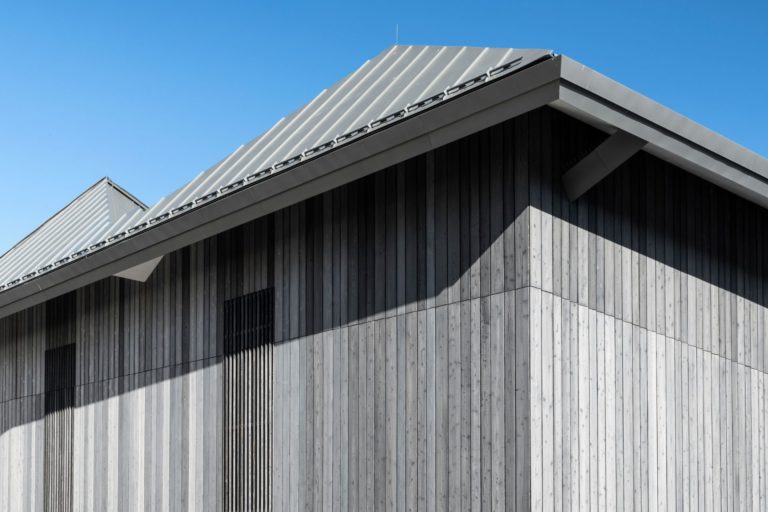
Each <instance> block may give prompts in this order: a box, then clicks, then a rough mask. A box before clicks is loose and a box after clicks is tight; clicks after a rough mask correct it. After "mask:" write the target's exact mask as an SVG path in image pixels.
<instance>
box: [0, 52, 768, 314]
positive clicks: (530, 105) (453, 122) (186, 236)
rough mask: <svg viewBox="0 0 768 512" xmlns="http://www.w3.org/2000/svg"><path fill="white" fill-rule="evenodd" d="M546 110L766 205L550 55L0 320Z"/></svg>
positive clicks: (229, 198)
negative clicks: (638, 145) (633, 141)
mask: <svg viewBox="0 0 768 512" xmlns="http://www.w3.org/2000/svg"><path fill="white" fill-rule="evenodd" d="M545 105H551V106H553V107H555V108H557V109H559V110H562V111H564V112H566V113H568V114H569V115H572V116H574V117H577V118H579V119H582V120H584V121H586V122H588V123H590V124H592V125H593V126H596V127H598V128H600V129H602V130H604V131H605V132H607V133H614V132H615V131H616V130H623V131H624V132H627V133H629V134H632V135H634V136H635V137H638V138H640V139H642V140H645V141H647V142H648V144H647V145H646V146H645V147H644V151H648V152H649V153H652V154H655V155H657V156H659V157H661V158H663V159H665V160H667V161H669V162H671V163H673V164H675V165H678V166H680V167H682V168H683V169H686V170H688V171H690V172H693V173H695V174H698V175H700V176H702V177H704V178H705V179H708V180H709V181H712V182H714V183H716V184H718V185H720V186H722V187H723V188H726V189H728V190H731V191H733V192H735V193H737V194H739V195H741V196H743V197H746V198H747V199H750V200H752V201H755V202H757V203H758V204H761V205H763V206H765V207H768V181H766V180H765V178H766V177H768V161H766V160H765V159H764V158H762V157H760V156H759V155H756V154H755V153H753V152H751V151H749V150H747V149H745V148H743V147H741V146H738V145H737V144H735V143H733V142H731V141H729V140H727V139H725V138H724V137H721V136H720V135H717V134H715V133H714V132H712V131H710V130H707V129H706V128H704V127H702V126H701V125H698V124H696V123H694V122H693V121H690V120H688V119H686V118H684V117H683V116H680V115H678V114H676V113H674V112H672V111H671V110H669V109H667V108H665V107H663V106H661V105H659V104H658V103H655V102H653V101H651V100H649V99H648V98H645V97H644V96H641V95H640V94H637V93H636V92H634V91H632V90H630V89H628V88H626V87H624V86H622V85H620V84H618V83H617V82H615V81H613V80H610V79H608V78H606V77H604V76H603V75H600V74H599V73H596V72H594V71H592V70H590V69H589V68H586V67H584V66H582V65H581V64H578V63H577V62H575V61H573V60H571V59H569V58H567V57H562V56H558V57H554V58H552V59H548V60H545V61H543V62H540V63H538V64H536V65H534V66H531V67H529V68H527V69H523V70H520V71H519V72H518V73H515V74H512V75H509V76H506V77H504V78H502V79H499V80H498V81H495V82H490V83H487V84H485V85H483V86H482V87H479V88H476V89H473V90H472V91H471V92H469V93H467V94H465V95H463V96H458V97H456V98H455V99H453V100H451V101H449V102H444V103H441V104H439V105H437V106H435V107H434V108H431V109H428V110H425V111H423V112H420V113H418V114H417V115H413V116H410V117H408V118H405V119H403V120H401V121H399V122H395V123H392V124H390V125H388V126H387V127H386V128H385V129H382V130H378V131H375V132H373V133H370V134H367V135H364V136H361V137H359V138H357V139H356V140H355V141H354V142H353V143H350V144H347V145H345V146H342V147H338V148H334V149H332V150H330V151H326V152H323V153H322V154H320V155H319V156H317V157H316V158H311V159H307V160H304V161H302V162H301V163H300V164H298V165H296V166H295V167H294V168H293V169H292V170H291V172H286V173H280V174H275V175H272V176H269V177H267V178H265V179H263V180H261V181H258V182H257V183H254V184H253V185H252V186H244V187H242V188H240V189H239V190H237V191H234V192H232V193H230V194H228V195H226V196H223V197H220V198H216V199H214V200H211V202H209V203H207V204H205V205H203V206H201V207H199V208H196V209H193V210H190V211H189V212H182V213H181V214H179V215H176V216H174V217H173V219H172V220H169V221H168V222H165V223H162V224H158V225H156V226H154V227H148V228H147V229H145V230H143V231H141V232H138V233H136V234H134V235H133V236H131V237H129V238H126V239H125V240H122V241H120V242H117V243H114V244H112V245H110V246H109V247H107V248H105V249H103V250H101V251H98V252H95V253H93V254H91V255H89V256H87V257H83V258H81V259H79V260H76V261H75V262H73V263H71V264H69V265H67V266H66V267H63V268H61V269H60V270H59V271H57V272H54V273H51V274H47V275H43V276H40V277H38V278H37V279H35V280H33V281H30V282H28V283H24V284H22V285H19V286H17V287H15V288H12V289H10V290H8V291H6V292H5V293H3V294H0V317H3V316H7V315H9V314H12V313H14V312H17V311H20V310H23V309H25V308H28V307H30V306H32V305H34V304H38V303H40V302H42V301H45V300H47V299H50V298H53V297H55V296H58V295H61V294H63V293H66V292H68V291H71V290H74V289H77V288H79V287H82V286H85V285H87V284H89V283H92V282H94V281H97V280H99V279H103V278H106V277H108V276H111V275H113V274H115V273H117V272H120V271H121V270H125V269H126V268H130V267H132V266H135V265H137V264H140V263H142V262H144V261H147V260H149V259H151V258H154V257H157V256H160V255H163V254H166V253H168V252H170V251H173V250H176V249H179V248H181V247H184V246H187V245H189V244H191V243H195V242H197V241H199V240H202V239H205V238H207V237H209V236H212V235H214V234H216V233H219V232H222V231H225V230H227V229H229V228H232V227H234V226H237V225H239V224H242V223H244V222H247V221H249V220H252V219H255V218H258V217H260V216H263V215H266V214H268V213H270V212H273V211H275V210H278V209H280V208H283V207H285V206H288V205H290V204H294V203H296V202H298V201H301V200H303V199H306V198H309V197H312V196H315V195H317V194H320V193H322V192H325V191H327V190H331V189H333V188H335V187H337V186H340V185H342V184H344V183H348V182H350V181H352V180H355V179H358V178H360V177H362V176H365V175H368V174H371V173H373V172H376V171H378V170H380V169H383V168H385V167H387V166H390V165H393V164H395V163H398V162H401V161H403V160H405V159H408V158H410V157H413V156H416V155H419V154H421V153H424V152H426V151H429V150H431V149H434V148H437V147H439V146H442V145H444V144H447V143H449V142H452V141H455V140H458V139H460V138H462V137H465V136H467V135H469V134H472V133H475V132H477V131H479V130H482V129H484V128H487V127H490V126H493V125H495V124H498V123H499V122H502V121H504V120H507V119H510V118H513V117H516V116H518V115H521V114H524V113H525V112H528V111H531V110H534V109H536V108H539V107H542V106H545Z"/></svg>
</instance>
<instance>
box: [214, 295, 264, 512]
mask: <svg viewBox="0 0 768 512" xmlns="http://www.w3.org/2000/svg"><path fill="white" fill-rule="evenodd" d="M274 303H275V299H274V289H272V288H267V289H264V290H260V291H258V292H254V293H250V294H247V295H243V296H242V297H236V298H234V299H230V300H228V301H226V302H225V303H224V307H223V322H224V329H223V331H224V340H223V341H224V400H223V402H224V507H225V510H227V511H235V510H238V511H239V510H270V509H271V493H272V477H271V466H272V464H271V452H272V344H273V342H274V331H275V320H274Z"/></svg>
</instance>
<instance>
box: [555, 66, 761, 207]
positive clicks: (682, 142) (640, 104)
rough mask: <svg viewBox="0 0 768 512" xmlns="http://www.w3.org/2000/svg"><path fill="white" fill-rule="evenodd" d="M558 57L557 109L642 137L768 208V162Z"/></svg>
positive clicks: (652, 148) (650, 148)
mask: <svg viewBox="0 0 768 512" xmlns="http://www.w3.org/2000/svg"><path fill="white" fill-rule="evenodd" d="M557 59H558V60H559V61H560V63H561V80H560V91H559V94H558V99H557V100H556V101H554V102H552V107H554V108H556V109H558V110H561V111H562V112H564V113H566V114H568V115H571V116H573V117H575V118H577V119H580V120H582V121H584V122H587V123H588V124H591V125H592V126H595V127H597V128H599V129H601V130H603V131H605V132H606V133H613V132H615V131H616V130H622V131H625V132H627V133H630V134H632V135H634V136H636V137H638V138H640V139H643V140H645V141H647V142H648V144H647V145H646V146H645V147H644V149H643V151H646V152H648V153H650V154H653V155H655V156H657V157H659V158H661V159H663V160H665V161H667V162H670V163H671V164H673V165H676V166H678V167H680V168H682V169H684V170H686V171H688V172H691V173H692V174H695V175H697V176H699V177H701V178H703V179H705V180H707V181H710V182H712V183H714V184H716V185H718V186H720V187H722V188H724V189H726V190H729V191H730V192H733V193H735V194H737V195H739V196H741V197H743V198H745V199H747V200H749V201H752V202H754V203H757V204H759V205H760V206H762V207H764V208H768V160H766V159H765V158H763V157H762V156H760V155H758V154H757V153H754V152H753V151H750V150H749V149H747V148H745V147H743V146H741V145H739V144H737V143H735V142H733V141H731V140H729V139H727V138H726V137H723V136H722V135H720V134H718V133H716V132H713V131H712V130H710V129H708V128H706V127H704V126H703V125H701V124H699V123H696V122H694V121H692V120H690V119H688V118H687V117H685V116H682V115H680V114H678V113H677V112H674V111H673V110H671V109H669V108H667V107H665V106H663V105H661V104H659V103H657V102H655V101H653V100H651V99H650V98H648V97H646V96H643V95H641V94H639V93H637V92H635V91H633V90H632V89H630V88H628V87H626V86H624V85H622V84H620V83H618V82H616V81H614V80H611V79H610V78H608V77H606V76H605V75H602V74H600V73H598V72H596V71H594V70H592V69H590V68H588V67H587V66H584V65H583V64H580V63H579V62H577V61H575V60H573V59H571V58H569V57H566V56H562V55H561V56H558V57H557Z"/></svg>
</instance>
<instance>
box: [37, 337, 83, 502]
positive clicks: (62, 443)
mask: <svg viewBox="0 0 768 512" xmlns="http://www.w3.org/2000/svg"><path fill="white" fill-rule="evenodd" d="M74 407H75V344H74V343H72V344H70V345H64V346H61V347H57V348H52V349H49V350H46V351H45V468H44V471H45V510H46V511H70V510H72V443H73V433H72V427H73V413H74V411H73V409H74Z"/></svg>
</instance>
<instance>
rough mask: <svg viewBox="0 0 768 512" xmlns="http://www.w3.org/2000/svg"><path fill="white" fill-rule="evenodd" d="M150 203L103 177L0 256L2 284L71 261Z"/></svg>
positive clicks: (19, 279)
mask: <svg viewBox="0 0 768 512" xmlns="http://www.w3.org/2000/svg"><path fill="white" fill-rule="evenodd" d="M146 208H147V207H146V205H144V203H142V202H141V201H139V200H138V199H136V198H135V197H134V196H133V195H131V194H129V193H128V192H126V191H125V190H124V189H123V188H121V187H120V186H119V185H117V184H116V183H114V182H113V181H111V180H110V179H109V178H102V179H100V180H99V181H97V182H96V183H94V184H93V185H92V186H90V187H88V188H87V189H86V190H85V191H84V192H83V193H81V194H80V195H79V196H77V197H76V198H75V199H74V200H73V201H72V202H71V203H69V204H68V205H67V206H65V207H64V208H62V209H61V210H59V211H58V212H57V213H56V214H54V215H53V216H52V217H51V218H49V219H48V220H46V221H45V222H44V223H43V224H41V225H40V226H39V227H38V228H37V229H35V230H34V231H33V232H32V233H30V234H29V235H27V236H26V237H25V238H24V239H23V240H21V241H20V242H18V243H17V244H16V245H14V246H13V247H12V248H11V249H9V250H8V251H7V252H6V253H5V254H3V255H2V256H0V283H1V284H0V286H3V285H4V286H6V287H7V286H9V285H10V286H13V285H15V284H19V283H21V282H23V281H27V280H29V279H32V278H34V277H35V276H36V275H37V274H38V272H40V271H42V272H46V271H50V270H52V269H54V268H55V267H56V266H60V265H63V264H65V263H67V261H69V258H71V256H72V254H73V253H77V251H79V250H82V249H83V248H84V247H88V246H89V245H92V244H94V243H97V242H98V241H100V240H101V239H102V238H103V237H104V236H105V235H107V234H108V233H109V232H110V230H111V229H112V228H113V227H114V226H115V223H117V222H119V221H120V220H121V219H125V218H127V217H130V216H131V215H133V214H135V213H136V212H141V211H144V210H145V209H146Z"/></svg>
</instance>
